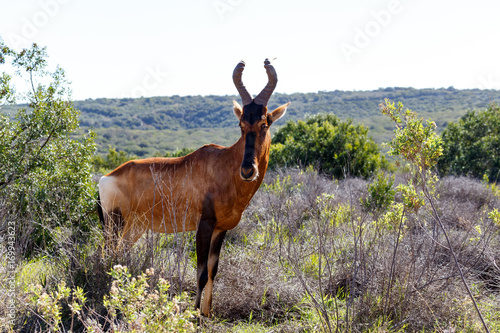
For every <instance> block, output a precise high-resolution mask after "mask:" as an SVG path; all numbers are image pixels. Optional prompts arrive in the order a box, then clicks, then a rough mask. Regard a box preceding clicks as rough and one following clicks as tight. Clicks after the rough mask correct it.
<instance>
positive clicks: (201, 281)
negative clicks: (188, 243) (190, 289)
mask: <svg viewBox="0 0 500 333" xmlns="http://www.w3.org/2000/svg"><path fill="white" fill-rule="evenodd" d="M214 225H215V223H214V221H212V220H202V221H200V224H199V225H198V231H197V232H196V256H197V264H198V272H197V273H198V274H197V281H198V290H197V292H196V301H195V308H196V309H199V308H200V303H201V295H202V294H203V288H205V285H206V284H207V282H208V267H207V266H208V265H207V263H208V253H209V251H210V242H211V240H212V234H213V231H214Z"/></svg>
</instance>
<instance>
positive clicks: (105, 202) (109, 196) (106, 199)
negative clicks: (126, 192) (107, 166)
mask: <svg viewBox="0 0 500 333" xmlns="http://www.w3.org/2000/svg"><path fill="white" fill-rule="evenodd" d="M117 194H118V188H117V186H116V178H115V177H113V176H108V177H106V176H103V177H101V179H99V197H100V198H101V206H102V210H103V211H104V212H105V213H109V212H110V211H111V210H112V209H113V208H114V205H115V201H116V199H117Z"/></svg>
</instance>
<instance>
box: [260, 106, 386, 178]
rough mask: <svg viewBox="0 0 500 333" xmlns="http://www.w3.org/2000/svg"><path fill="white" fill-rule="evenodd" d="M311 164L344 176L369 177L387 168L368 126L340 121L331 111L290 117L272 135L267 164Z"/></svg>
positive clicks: (330, 172)
mask: <svg viewBox="0 0 500 333" xmlns="http://www.w3.org/2000/svg"><path fill="white" fill-rule="evenodd" d="M294 165H300V166H302V167H307V166H309V165H312V166H314V167H315V168H317V169H318V171H319V172H320V173H323V174H327V175H331V176H334V177H336V178H344V177H346V176H355V177H364V178H368V177H370V176H371V175H373V174H374V173H375V172H376V171H377V170H379V169H381V168H387V167H388V164H387V161H386V160H385V157H384V156H383V155H382V154H381V153H380V149H379V147H378V145H377V144H376V143H375V142H374V141H373V139H372V138H371V137H369V136H368V128H367V127H365V126H363V125H354V124H353V122H352V120H347V121H342V120H340V118H339V117H337V116H335V115H333V114H323V115H317V116H314V117H311V118H309V119H307V120H306V121H301V120H299V121H298V122H293V121H289V122H288V123H287V124H286V125H285V126H283V127H282V128H280V129H279V130H278V132H276V134H275V135H274V137H273V144H272V146H271V155H270V160H269V166H270V167H271V168H276V167H286V166H294Z"/></svg>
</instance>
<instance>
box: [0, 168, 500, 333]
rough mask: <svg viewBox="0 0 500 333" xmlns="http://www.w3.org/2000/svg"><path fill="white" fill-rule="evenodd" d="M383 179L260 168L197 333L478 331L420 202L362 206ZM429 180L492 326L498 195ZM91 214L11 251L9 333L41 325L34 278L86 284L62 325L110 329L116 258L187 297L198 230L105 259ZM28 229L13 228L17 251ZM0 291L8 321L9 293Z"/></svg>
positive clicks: (498, 278)
mask: <svg viewBox="0 0 500 333" xmlns="http://www.w3.org/2000/svg"><path fill="white" fill-rule="evenodd" d="M395 178H396V179H395V181H394V184H393V185H392V187H391V188H392V189H394V188H395V187H396V186H397V184H398V183H405V182H407V179H406V176H405V175H404V174H397V175H396V177H395ZM381 179H382V180H383V179H386V180H387V179H389V180H390V177H388V176H386V177H385V178H378V180H374V181H370V182H368V181H364V180H360V179H355V178H350V179H346V180H343V181H335V180H331V179H327V178H325V177H323V176H320V175H318V174H317V173H316V172H315V171H312V170H309V171H298V170H286V171H283V172H279V173H269V174H268V175H267V176H266V180H265V185H263V187H262V188H261V190H260V191H259V192H258V193H257V194H256V196H255V197H254V199H253V200H252V203H251V205H250V206H249V207H248V209H247V211H246V212H245V214H244V217H243V219H242V221H241V223H240V225H239V226H238V227H237V228H235V229H234V230H232V231H230V232H229V233H228V237H227V239H226V241H225V245H224V249H223V251H222V256H221V265H220V269H219V274H218V277H217V280H216V284H215V291H214V305H213V306H214V313H215V317H214V318H212V319H203V322H202V325H201V326H198V330H199V331H206V332H226V331H238V332H246V331H248V332H254V331H262V332H268V331H283V332H302V331H332V332H335V331H337V332H346V331H350V332H369V331H372V332H373V331H378V332H398V331H401V332H420V331H425V332H445V331H446V330H447V332H461V331H463V332H477V331H481V330H482V326H481V324H480V322H479V319H478V317H477V314H476V313H475V311H474V308H473V305H472V304H471V301H470V299H469V298H468V296H467V293H466V291H465V289H464V286H463V285H462V283H461V280H460V276H459V273H458V272H457V269H456V267H455V265H454V262H453V260H452V258H451V255H450V251H449V249H448V248H447V246H446V242H445V240H444V237H443V234H442V232H441V230H440V229H439V227H438V226H437V225H436V222H435V221H434V219H433V218H432V215H431V214H430V213H429V211H428V210H427V206H424V207H423V208H421V209H420V210H419V211H418V212H405V213H404V214H402V213H403V212H402V208H401V206H400V203H401V198H400V195H399V194H398V193H396V195H395V197H394V200H393V201H392V202H389V204H388V205H387V206H386V207H382V206H380V205H379V207H371V208H370V209H368V208H367V207H368V206H367V205H365V204H363V202H367V199H366V198H367V197H368V195H369V193H370V192H369V191H368V190H367V188H368V186H369V185H370V184H375V183H377V182H381ZM436 189H437V192H436V196H437V198H438V199H437V201H436V202H437V209H438V212H439V214H440V216H441V219H442V221H443V222H444V225H445V228H446V230H447V231H448V234H449V236H450V239H451V242H452V246H453V250H454V252H455V254H456V255H457V257H458V261H459V263H460V266H461V268H462V270H463V272H464V276H465V278H466V280H467V282H468V284H469V286H471V288H472V291H473V294H474V296H475V298H476V301H477V302H478V304H479V307H480V309H481V311H482V313H483V316H484V317H485V320H486V322H487V323H488V326H489V328H490V331H491V332H495V331H498V330H499V329H500V319H499V318H498V313H499V312H500V305H499V304H500V295H499V292H500V270H499V267H498V264H497V263H498V262H499V260H500V237H499V230H500V225H499V224H498V221H495V219H494V218H493V219H491V218H489V217H488V214H489V213H490V212H491V211H493V210H494V209H495V208H496V209H498V208H500V198H499V197H498V196H496V195H495V191H494V190H495V189H494V188H492V187H491V186H488V185H486V184H483V183H481V182H478V181H476V180H471V179H468V178H451V177H448V178H444V179H442V180H441V181H440V182H439V183H438V184H437V185H436ZM387 195H388V196H389V197H390V194H387ZM360 199H364V200H360ZM18 218H19V219H18V220H17V223H18V225H26V226H27V225H29V220H23V218H21V217H18ZM92 223H93V224H94V227H92V228H91V230H90V231H89V232H88V233H80V234H77V235H75V234H74V233H72V232H71V230H66V231H64V230H60V229H58V228H54V229H52V230H50V232H59V235H58V237H57V240H58V244H59V245H58V249H57V251H55V252H53V253H43V254H41V255H40V256H38V257H37V258H36V259H31V260H29V261H26V260H24V259H23V254H22V251H21V250H20V251H18V253H17V254H16V255H17V260H18V262H19V263H20V264H19V265H18V267H17V271H16V281H17V284H16V292H15V294H16V302H17V306H16V311H17V317H16V322H15V323H16V325H15V330H16V331H21V332H43V331H48V330H49V328H50V320H48V318H47V315H46V316H45V317H44V316H43V311H42V310H41V308H40V304H39V303H36V302H33V301H32V300H33V299H36V297H34V293H33V291H32V289H30V286H31V285H34V284H38V285H40V286H41V288H42V290H43V291H46V292H48V293H49V294H50V291H53V290H56V289H57V285H58V284H60V282H61V281H65V283H66V285H67V286H69V287H70V288H75V287H76V286H79V287H81V288H83V291H84V292H85V295H86V297H87V300H86V302H85V304H84V309H83V310H82V312H81V313H82V314H83V315H82V318H83V319H85V318H86V319H87V323H86V324H85V325H84V324H82V323H81V322H80V321H79V319H78V316H76V315H73V316H72V315H71V311H70V310H69V308H68V306H67V304H68V303H71V299H72V298H71V297H68V298H67V299H66V301H65V300H61V301H60V304H61V305H62V306H61V308H60V314H61V324H60V325H59V326H58V327H57V328H58V329H60V330H61V331H63V332H64V331H67V330H69V329H72V330H73V331H82V330H84V326H85V327H86V328H87V329H88V328H89V327H90V325H89V324H88V323H89V322H90V321H89V320H91V319H92V320H93V321H94V322H97V323H100V327H101V328H102V329H104V330H109V329H110V327H111V326H110V325H112V323H113V322H114V323H116V321H117V320H118V321H119V320H120V317H118V318H114V319H113V320H111V319H110V318H111V317H110V315H109V312H108V311H107V310H106V308H105V307H104V306H103V303H102V300H103V296H104V295H108V294H109V288H110V284H111V281H112V278H111V276H110V275H109V274H108V272H109V271H110V269H111V267H112V266H113V265H116V264H121V265H124V266H127V267H129V270H130V272H131V273H132V275H133V276H138V275H140V273H141V272H144V271H146V269H148V268H150V267H153V268H154V274H153V275H152V276H151V278H150V280H149V284H150V285H151V287H154V286H156V285H157V283H158V280H159V279H160V278H163V279H166V280H167V281H169V283H170V285H171V288H170V289H169V292H170V294H171V295H174V294H176V295H179V294H180V291H181V290H184V291H187V292H188V293H189V294H190V295H191V297H193V295H194V293H195V290H196V288H195V286H196V282H195V281H196V279H195V264H194V262H195V251H194V239H193V238H194V237H193V234H178V235H170V236H164V235H157V234H150V235H148V236H145V237H144V238H143V239H142V241H141V242H140V244H138V245H137V246H134V248H133V250H132V251H131V252H128V253H123V254H121V255H119V256H117V257H113V258H111V257H103V254H102V250H101V246H102V243H103V238H102V233H101V229H100V227H99V226H98V225H97V222H95V221H94V220H92ZM23 230H26V232H29V229H23ZM23 239H24V238H23V235H22V234H20V235H19V237H18V242H20V244H18V248H19V249H23V246H22V244H21V243H22V242H23ZM2 281H4V279H2ZM1 297H2V300H1V301H0V304H2V305H1V306H0V313H1V314H2V318H5V314H6V313H7V311H8V309H7V305H6V304H7V300H8V297H9V296H8V295H7V294H2V296H1ZM73 298H74V297H73ZM191 303H192V302H188V303H186V302H184V303H182V304H184V306H187V304H191ZM190 306H192V305H190ZM122 319H123V318H122ZM193 321H194V320H193ZM47 322H48V323H47ZM3 324H4V326H3V327H4V329H5V328H6V327H7V326H6V324H7V323H6V322H3ZM122 324H123V323H122ZM94 326H95V327H99V325H97V324H96V325H94ZM121 327H122V328H126V329H128V330H130V329H131V328H133V326H127V325H125V324H123V325H122V326H121Z"/></svg>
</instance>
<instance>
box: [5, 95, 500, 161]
mask: <svg viewBox="0 0 500 333" xmlns="http://www.w3.org/2000/svg"><path fill="white" fill-rule="evenodd" d="M385 98H389V99H391V100H393V101H401V102H403V103H404V104H405V105H407V106H408V107H409V108H413V109H415V111H418V113H419V114H420V115H422V116H423V117H426V118H427V117H428V118H431V119H432V120H434V121H435V122H436V123H437V125H438V130H439V131H441V130H443V129H444V128H445V127H446V125H447V123H448V122H449V121H455V120H457V119H459V118H460V117H461V116H462V115H464V114H465V112H466V111H467V110H471V109H477V108H486V106H487V105H488V104H489V103H490V102H492V101H496V102H499V101H500V91H498V90H479V89H472V90H458V89H454V88H452V87H450V88H447V89H413V88H385V89H379V90H374V91H338V90H336V91H322V92H318V93H295V94H274V95H273V97H272V98H271V100H270V102H269V108H274V107H277V106H278V105H281V104H284V103H286V102H292V104H291V105H290V107H289V108H288V111H287V115H286V116H285V117H284V120H280V122H279V123H278V125H283V124H284V123H285V122H286V121H288V120H297V119H302V118H304V117H306V116H307V115H314V114H318V113H334V114H336V115H338V116H339V117H340V118H341V119H343V120H345V119H347V118H351V119H353V120H354V122H355V123H361V124H364V125H366V126H367V127H369V129H370V133H369V134H370V135H371V136H373V138H374V139H375V141H376V142H379V143H380V142H384V141H387V140H388V138H389V136H390V135H391V133H392V130H393V125H392V124H390V123H388V122H387V119H386V118H385V117H384V116H383V115H381V114H380V111H379V108H378V105H379V104H380V103H382V102H383V101H384V99H385ZM232 100H237V101H240V99H239V97H237V96H236V95H233V96H167V97H145V98H137V99H132V98H125V99H108V98H99V99H87V100H84V101H76V102H75V107H76V108H77V109H79V110H80V111H81V116H80V126H81V128H82V129H83V130H87V129H89V128H92V129H94V130H95V131H96V133H97V140H96V142H97V144H98V148H99V152H100V153H101V154H103V153H105V152H107V150H108V147H109V146H113V147H116V148H117V149H119V150H124V151H126V152H127V153H128V154H132V155H137V156H139V157H145V156H151V155H153V154H158V153H160V154H164V153H165V152H167V151H173V150H177V149H182V148H196V147H198V146H201V145H203V144H205V143H208V142H212V143H217V144H221V145H230V144H232V143H234V142H235V140H236V139H237V137H238V135H239V130H238V128H237V120H236V118H235V117H234V116H233V113H232ZM11 108H12V107H4V110H6V111H8V110H11ZM274 130H276V129H275V128H274Z"/></svg>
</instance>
